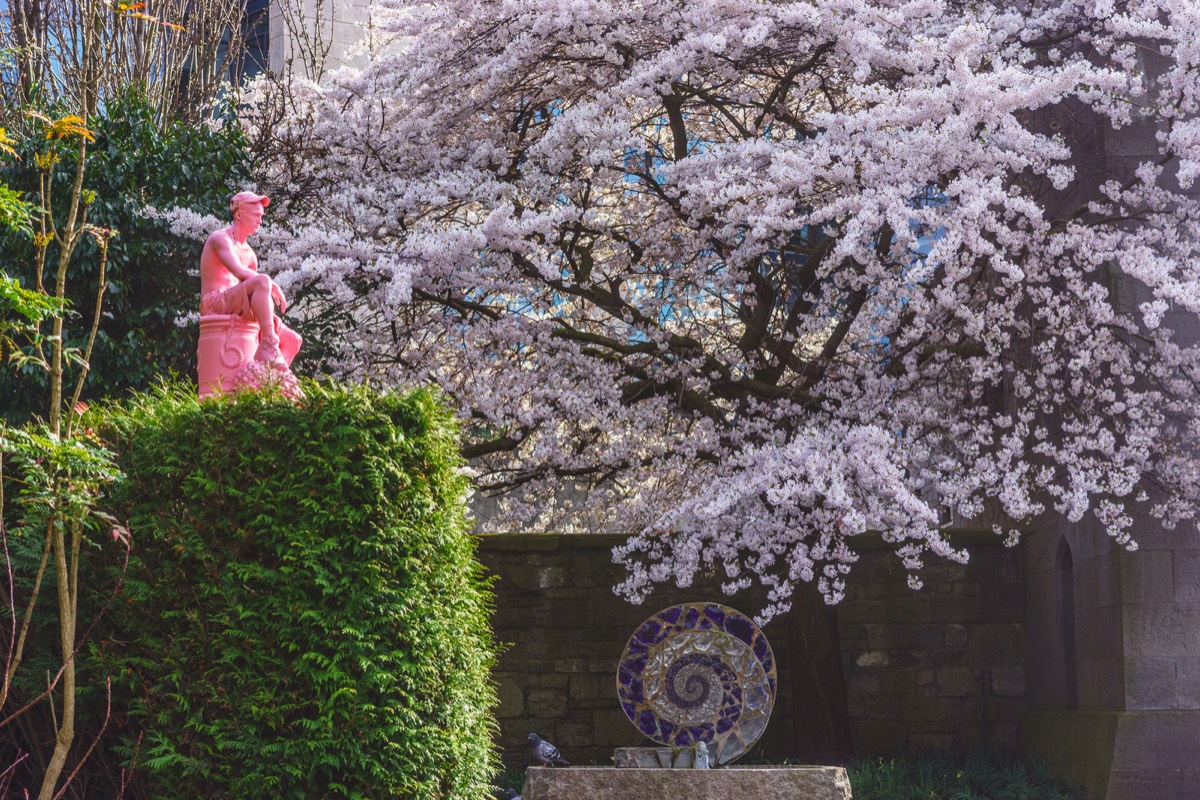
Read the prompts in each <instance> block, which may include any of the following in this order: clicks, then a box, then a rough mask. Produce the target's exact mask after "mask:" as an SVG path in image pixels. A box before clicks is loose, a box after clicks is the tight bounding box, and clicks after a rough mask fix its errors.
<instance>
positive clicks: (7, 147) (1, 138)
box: [0, 128, 17, 156]
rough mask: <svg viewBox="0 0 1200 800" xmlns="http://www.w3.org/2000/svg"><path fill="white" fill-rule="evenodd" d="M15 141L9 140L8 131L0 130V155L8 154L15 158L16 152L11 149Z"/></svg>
mask: <svg viewBox="0 0 1200 800" xmlns="http://www.w3.org/2000/svg"><path fill="white" fill-rule="evenodd" d="M14 144H16V141H14V140H13V139H11V138H9V135H8V131H6V130H4V128H0V153H8V154H9V155H10V156H15V155H16V154H17V151H16V150H14V149H13V145H14Z"/></svg>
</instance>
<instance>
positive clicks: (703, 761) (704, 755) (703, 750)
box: [692, 742, 708, 769]
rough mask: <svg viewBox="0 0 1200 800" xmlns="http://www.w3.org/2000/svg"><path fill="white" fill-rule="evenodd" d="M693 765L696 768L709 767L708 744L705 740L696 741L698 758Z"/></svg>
mask: <svg viewBox="0 0 1200 800" xmlns="http://www.w3.org/2000/svg"><path fill="white" fill-rule="evenodd" d="M692 766H693V767H695V768H696V769H708V745H706V744H705V743H704V742H697V743H696V759H695V761H694V762H693V763H692Z"/></svg>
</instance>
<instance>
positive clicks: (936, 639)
mask: <svg viewBox="0 0 1200 800" xmlns="http://www.w3.org/2000/svg"><path fill="white" fill-rule="evenodd" d="M945 644H946V626H945V625H918V626H917V647H918V648H920V649H921V650H940V649H941V648H942V647H943V646H945Z"/></svg>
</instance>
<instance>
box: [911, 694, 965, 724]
mask: <svg viewBox="0 0 1200 800" xmlns="http://www.w3.org/2000/svg"><path fill="white" fill-rule="evenodd" d="M963 708H964V707H963V703H962V701H961V700H959V699H946V698H941V697H935V698H932V699H926V698H920V697H910V698H907V699H905V700H902V701H901V702H900V716H901V719H903V720H905V721H906V722H944V721H948V720H955V719H958V718H959V717H960V716H961V715H962V714H963Z"/></svg>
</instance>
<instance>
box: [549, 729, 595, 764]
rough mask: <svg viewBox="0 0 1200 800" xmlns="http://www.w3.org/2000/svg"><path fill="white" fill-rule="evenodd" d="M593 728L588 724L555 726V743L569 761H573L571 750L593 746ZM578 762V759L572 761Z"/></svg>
mask: <svg viewBox="0 0 1200 800" xmlns="http://www.w3.org/2000/svg"><path fill="white" fill-rule="evenodd" d="M592 742H593V739H592V726H591V724H590V723H587V722H560V723H558V724H557V725H555V726H554V743H555V744H556V745H558V748H559V750H561V751H562V752H563V754H564V756H565V757H566V758H567V759H571V753H570V748H572V747H590V746H591V745H592ZM572 760H577V759H572Z"/></svg>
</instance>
